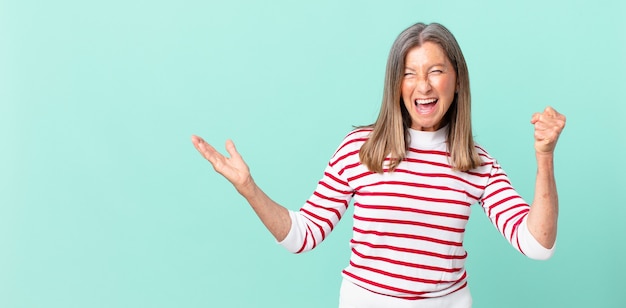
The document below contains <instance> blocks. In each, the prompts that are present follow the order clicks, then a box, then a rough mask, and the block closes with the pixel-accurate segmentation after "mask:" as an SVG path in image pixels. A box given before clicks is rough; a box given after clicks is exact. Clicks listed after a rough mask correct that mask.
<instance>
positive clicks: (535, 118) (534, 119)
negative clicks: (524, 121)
mask: <svg viewBox="0 0 626 308" xmlns="http://www.w3.org/2000/svg"><path fill="white" fill-rule="evenodd" d="M540 119H541V113H539V112H535V113H533V116H532V118H530V124H535V123H537V121H539V120H540Z"/></svg>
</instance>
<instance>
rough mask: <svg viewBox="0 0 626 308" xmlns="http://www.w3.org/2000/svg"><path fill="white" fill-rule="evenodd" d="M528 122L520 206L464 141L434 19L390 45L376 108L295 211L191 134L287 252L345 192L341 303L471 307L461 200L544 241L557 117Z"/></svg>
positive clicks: (461, 91)
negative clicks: (530, 137) (530, 132)
mask: <svg viewBox="0 0 626 308" xmlns="http://www.w3.org/2000/svg"><path fill="white" fill-rule="evenodd" d="M531 123H532V124H533V125H534V129H535V136H534V137H535V153H536V159H537V178H536V185H535V197H534V199H533V202H532V206H529V205H528V204H527V203H525V202H524V200H522V198H521V197H520V196H519V195H518V193H517V192H516V191H515V190H514V189H513V187H511V184H510V182H509V180H508V178H507V175H506V174H505V173H504V171H503V170H502V168H501V167H500V166H499V165H498V163H497V162H496V160H495V159H493V158H492V157H490V156H489V154H488V153H487V152H486V151H485V150H484V149H482V148H481V147H479V146H477V145H475V144H474V141H473V138H472V128H471V121H470V88H469V76H468V71H467V66H466V64H465V59H464V58H463V54H462V53H461V49H460V48H459V46H458V43H457V42H456V40H455V38H454V36H453V35H452V34H451V33H450V32H449V31H448V30H447V29H446V28H445V27H443V26H442V25H440V24H437V23H433V24H429V25H425V24H422V23H418V24H415V25H413V26H411V27H409V28H408V29H406V30H405V31H403V32H402V33H401V34H400V35H399V36H398V38H397V39H396V41H395V42H394V44H393V46H392V48H391V51H390V54H389V59H388V62H387V71H386V78H385V85H384V94H383V102H382V106H381V110H380V114H379V116H378V119H377V120H376V122H375V123H374V124H373V125H370V126H367V127H360V128H357V129H355V130H354V131H352V132H351V133H350V134H348V135H347V136H346V137H345V139H344V141H343V142H342V143H341V145H340V146H339V147H338V149H337V151H336V152H335V154H334V155H333V157H332V158H331V160H330V162H329V164H328V166H327V167H326V170H325V171H324V176H323V178H322V179H321V180H320V182H319V184H318V187H317V188H316V190H315V192H314V193H313V195H312V196H311V197H310V198H309V200H308V201H307V202H306V204H305V205H304V206H303V207H302V208H301V209H300V211H298V212H294V211H289V210H287V209H286V208H284V207H282V206H280V205H279V204H277V203H276V202H274V201H272V200H271V199H270V198H269V197H268V196H267V195H266V194H265V193H264V192H263V191H262V190H261V189H260V188H259V187H258V186H257V185H256V184H255V183H254V180H253V179H252V177H251V175H250V172H249V169H248V167H247V165H246V164H245V163H244V161H243V159H242V158H241V156H240V155H239V153H237V151H236V149H235V146H234V144H233V143H232V142H231V141H227V143H226V149H227V151H228V153H229V154H230V158H226V157H224V156H223V155H221V154H220V153H218V152H217V151H216V150H215V149H214V148H213V147H211V146H210V145H209V144H207V143H206V142H205V141H204V140H202V139H201V138H200V137H197V136H193V137H192V141H193V144H194V145H195V147H196V148H197V149H198V151H199V152H200V153H201V154H202V155H203V156H204V157H205V158H206V159H207V160H208V161H209V162H211V164H212V165H213V167H214V168H215V170H216V171H217V172H218V173H220V174H222V175H223V176H224V177H226V178H227V179H228V180H229V181H230V182H231V183H232V184H233V185H234V186H235V188H236V189H237V191H238V192H239V193H240V194H241V195H243V196H244V197H245V198H246V199H247V200H248V202H249V203H250V205H251V206H252V208H253V209H254V210H255V212H256V213H257V214H258V216H259V217H260V219H261V220H262V221H263V223H264V224H265V226H266V227H267V228H268V229H269V230H270V232H271V233H272V234H273V235H274V237H275V238H276V239H277V240H278V241H279V242H280V243H281V244H282V245H283V246H285V247H286V248H287V249H288V250H290V251H292V252H295V253H300V252H304V251H307V250H310V249H313V248H315V247H316V246H317V244H319V243H320V242H321V241H322V240H323V239H324V238H325V237H326V235H328V233H330V232H331V231H332V229H333V227H334V226H335V225H336V224H337V223H338V221H339V219H340V218H341V217H342V215H343V214H344V212H345V210H346V209H347V207H348V204H349V202H350V200H351V199H352V198H354V206H355V209H354V228H353V237H352V240H351V242H350V243H351V248H352V253H351V257H350V262H349V265H348V266H347V267H346V268H345V269H344V270H343V272H342V275H343V282H342V287H341V291H340V304H339V305H340V307H471V301H472V300H471V295H470V293H469V288H468V287H467V276H466V272H465V267H464V263H465V259H466V256H467V254H466V252H465V250H464V249H463V235H464V231H465V225H466V223H467V221H468V219H469V215H470V212H471V210H470V205H471V204H473V203H476V202H478V203H479V204H480V205H481V206H482V207H483V208H484V210H485V213H486V214H487V215H488V217H489V219H490V220H491V222H492V223H493V224H494V225H495V226H496V228H497V229H498V230H499V231H500V232H501V233H502V234H503V236H504V237H505V238H506V239H507V240H508V241H509V242H510V243H511V244H512V245H513V247H515V248H516V249H517V250H519V251H520V252H522V253H524V254H525V255H527V256H528V257H530V258H534V259H547V258H549V257H550V256H551V255H552V253H553V249H554V248H553V247H554V242H555V239H556V224H557V215H558V200H557V191H556V184H555V180H554V168H553V153H554V148H555V146H556V142H557V139H558V137H559V135H560V133H561V131H562V129H563V127H564V126H565V117H564V116H563V115H561V114H559V113H558V112H556V111H555V110H554V109H552V108H550V107H547V108H546V109H545V110H544V111H543V112H542V113H536V114H534V115H533V116H532V119H531Z"/></svg>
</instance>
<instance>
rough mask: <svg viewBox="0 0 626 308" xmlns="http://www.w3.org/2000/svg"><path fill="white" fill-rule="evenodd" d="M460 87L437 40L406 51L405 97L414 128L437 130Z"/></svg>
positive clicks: (403, 94)
mask: <svg viewBox="0 0 626 308" xmlns="http://www.w3.org/2000/svg"><path fill="white" fill-rule="evenodd" d="M456 90H457V82H456V73H455V71H454V67H453V66H452V63H450V60H449V59H448V57H447V56H446V54H445V52H444V51H443V49H442V48H441V46H439V44H437V43H432V42H425V43H423V44H422V46H419V47H414V48H412V49H411V50H409V52H408V53H407V55H406V59H405V69H404V78H403V79H402V99H403V100H404V106H405V107H406V109H407V110H408V111H409V114H410V115H411V128H413V129H416V130H423V131H435V130H437V129H439V128H441V127H442V126H444V125H445V124H446V123H443V122H442V121H443V117H444V115H445V114H446V112H447V111H448V109H449V108H450V105H451V104H452V101H453V100H454V94H455V92H456Z"/></svg>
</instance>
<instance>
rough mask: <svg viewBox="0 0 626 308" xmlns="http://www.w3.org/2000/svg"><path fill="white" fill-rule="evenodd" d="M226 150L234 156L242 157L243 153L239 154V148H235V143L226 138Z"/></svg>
mask: <svg viewBox="0 0 626 308" xmlns="http://www.w3.org/2000/svg"><path fill="white" fill-rule="evenodd" d="M226 152H228V154H229V155H230V157H232V158H238V159H241V155H239V152H237V148H235V143H234V142H233V141H232V140H230V139H228V140H226Z"/></svg>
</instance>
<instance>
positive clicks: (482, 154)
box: [474, 143, 500, 167]
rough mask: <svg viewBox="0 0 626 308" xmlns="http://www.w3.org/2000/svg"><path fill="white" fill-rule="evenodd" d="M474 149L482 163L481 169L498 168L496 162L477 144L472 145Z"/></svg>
mask: <svg viewBox="0 0 626 308" xmlns="http://www.w3.org/2000/svg"><path fill="white" fill-rule="evenodd" d="M474 148H475V149H476V153H478V156H479V157H480V159H481V161H482V162H483V163H482V165H481V167H484V166H489V167H500V166H499V165H498V161H497V160H496V159H495V158H494V157H493V156H491V155H490V154H489V152H487V150H485V148H484V147H483V146H481V145H480V144H478V143H474Z"/></svg>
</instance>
